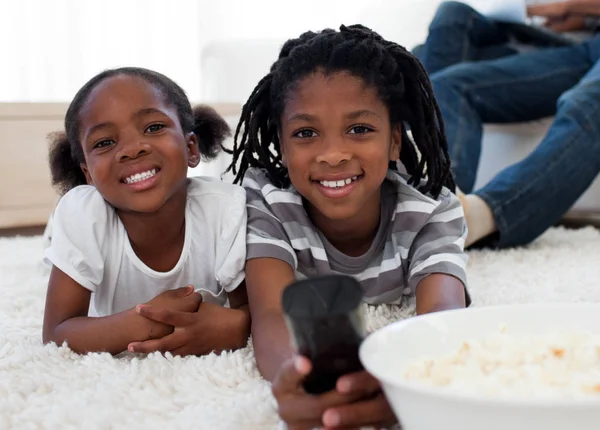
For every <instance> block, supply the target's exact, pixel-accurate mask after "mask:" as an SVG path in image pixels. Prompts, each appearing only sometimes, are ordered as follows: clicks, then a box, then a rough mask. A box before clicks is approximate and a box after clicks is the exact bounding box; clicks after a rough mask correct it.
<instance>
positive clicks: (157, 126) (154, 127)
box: [146, 124, 165, 133]
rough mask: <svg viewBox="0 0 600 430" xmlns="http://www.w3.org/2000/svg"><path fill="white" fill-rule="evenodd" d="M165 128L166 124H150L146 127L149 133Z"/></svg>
mask: <svg viewBox="0 0 600 430" xmlns="http://www.w3.org/2000/svg"><path fill="white" fill-rule="evenodd" d="M163 128H165V125H164V124H150V125H149V126H148V127H146V132H147V133H157V132H159V131H160V130H162V129H163Z"/></svg>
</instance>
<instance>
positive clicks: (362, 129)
mask: <svg viewBox="0 0 600 430" xmlns="http://www.w3.org/2000/svg"><path fill="white" fill-rule="evenodd" d="M371 131H373V129H372V128H370V127H367V126H366V125H355V126H354V127H352V128H351V129H350V134H365V133H369V132H371Z"/></svg>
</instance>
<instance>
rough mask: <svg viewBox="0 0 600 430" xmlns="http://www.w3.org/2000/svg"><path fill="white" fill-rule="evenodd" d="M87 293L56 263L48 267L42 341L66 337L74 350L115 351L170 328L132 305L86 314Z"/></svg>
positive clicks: (165, 331)
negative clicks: (111, 312)
mask: <svg viewBox="0 0 600 430" xmlns="http://www.w3.org/2000/svg"><path fill="white" fill-rule="evenodd" d="M191 291H193V289H191ZM169 293H170V294H178V295H180V296H181V297H182V298H183V297H185V296H186V295H189V292H187V291H186V290H185V289H179V290H174V291H173V292H169ZM90 296H91V292H90V291H89V290H87V289H85V288H84V287H82V286H81V285H79V284H78V283H77V282H75V281H74V280H73V279H71V278H70V277H69V276H68V275H66V274H65V273H64V272H62V271H61V270H60V269H58V268H57V267H56V266H53V267H52V272H51V274H50V280H49V282H48V293H47V295H46V309H45V312H44V325H43V334H42V338H43V341H44V343H49V342H55V343H56V344H57V345H62V343H63V342H65V341H66V342H67V343H68V345H69V347H70V348H71V349H72V350H73V351H75V352H77V353H87V352H109V353H111V354H118V353H120V352H123V351H125V350H126V349H127V345H128V344H129V343H130V342H132V341H134V340H146V339H149V338H155V337H161V336H164V335H166V334H168V333H169V332H170V331H172V327H168V326H165V325H164V324H159V323H156V322H153V321H150V320H148V319H146V318H144V317H142V316H140V315H138V314H136V312H135V309H134V308H132V309H129V310H126V311H123V312H119V313H117V314H114V315H110V316H106V317H97V318H95V317H88V316H87V315H88V308H89V304H90ZM190 300H193V298H190Z"/></svg>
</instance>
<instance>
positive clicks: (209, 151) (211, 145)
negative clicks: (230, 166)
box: [193, 105, 231, 160]
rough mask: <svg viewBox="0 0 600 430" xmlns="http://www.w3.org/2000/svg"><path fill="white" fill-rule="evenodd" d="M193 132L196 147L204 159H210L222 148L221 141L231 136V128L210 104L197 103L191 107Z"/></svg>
mask: <svg viewBox="0 0 600 430" xmlns="http://www.w3.org/2000/svg"><path fill="white" fill-rule="evenodd" d="M193 115H194V129H193V131H194V134H195V135H196V137H197V138H198V148H199V149H200V154H202V158H204V159H205V160H212V159H213V158H215V157H216V156H217V155H218V154H219V152H220V151H221V150H222V149H224V148H223V141H224V140H225V139H226V138H228V137H229V136H231V129H230V128H229V125H228V124H227V122H225V120H224V119H223V117H222V116H221V115H219V114H218V113H217V111H216V110H214V109H213V108H212V107H210V106H206V105H199V106H196V107H194V109H193Z"/></svg>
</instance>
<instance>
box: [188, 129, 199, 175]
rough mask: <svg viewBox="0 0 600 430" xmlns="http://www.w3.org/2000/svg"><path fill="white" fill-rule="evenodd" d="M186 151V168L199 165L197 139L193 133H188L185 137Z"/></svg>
mask: <svg viewBox="0 0 600 430" xmlns="http://www.w3.org/2000/svg"><path fill="white" fill-rule="evenodd" d="M186 145H187V149H188V166H189V167H196V166H197V165H198V164H200V148H199V147H198V137H197V136H196V134H195V133H193V132H192V133H189V134H188V135H187V137H186Z"/></svg>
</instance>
